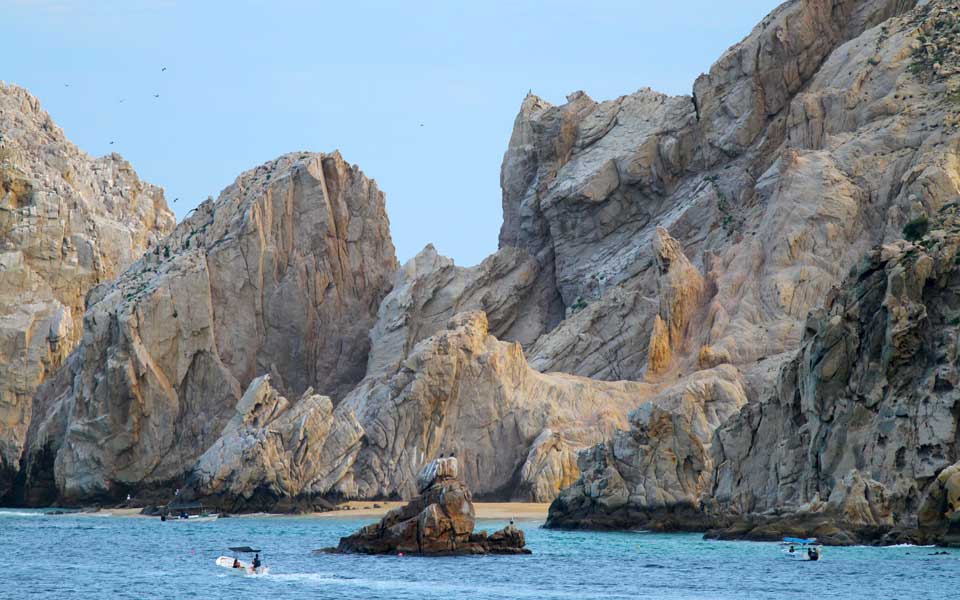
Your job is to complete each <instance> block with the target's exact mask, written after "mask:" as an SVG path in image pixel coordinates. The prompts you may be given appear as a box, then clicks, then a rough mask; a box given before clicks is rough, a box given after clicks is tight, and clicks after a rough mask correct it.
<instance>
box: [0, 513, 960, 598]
mask: <svg viewBox="0 0 960 600" xmlns="http://www.w3.org/2000/svg"><path fill="white" fill-rule="evenodd" d="M370 521H371V519H357V518H340V517H337V518H310V517H276V516H263V517H256V516H248V517H243V518H230V519H219V520H217V521H214V522H211V523H196V524H193V523H164V522H161V521H160V520H159V519H156V518H138V517H120V516H97V515H96V514H92V515H86V514H85V515H48V514H44V513H43V512H41V511H31V510H11V509H0V565H2V566H0V573H2V575H0V598H30V599H33V598H37V599H43V598H51V599H57V600H66V599H72V598H91V599H94V598H95V599H101V598H137V599H140V598H164V599H174V598H202V599H218V598H226V599H230V600H236V599H240V598H258V599H267V600H277V599H280V598H311V599H323V598H330V599H338V600H340V599H347V598H364V599H375V598H384V599H403V598H416V599H418V600H422V599H426V598H444V599H447V600H450V599H453V598H457V599H459V598H463V599H466V598H537V599H541V598H542V599H549V598H603V599H608V600H612V599H619V598H629V599H631V600H632V599H637V598H664V599H681V598H682V599H688V598H697V599H704V600H707V599H710V600H717V599H726V598H731V599H733V598H736V599H745V598H757V599H763V598H804V599H816V600H823V599H827V598H844V599H859V598H862V599H869V600H879V599H913V598H917V599H920V598H936V599H943V598H950V597H957V594H958V592H960V550H947V554H946V555H935V554H933V553H934V552H940V551H942V550H941V549H938V548H925V547H912V546H900V547H890V548H868V547H853V548H826V549H825V552H824V557H823V560H821V561H820V562H807V561H794V560H791V559H789V558H787V557H784V556H783V555H782V553H781V549H780V548H779V547H778V545H777V544H771V543H758V542H724V541H706V540H703V539H702V537H701V536H700V535H697V534H652V533H598V532H566V531H553V530H547V529H541V528H540V523H539V522H537V521H523V520H521V521H519V522H518V524H519V525H520V526H521V527H522V528H523V529H524V531H525V532H526V535H527V546H528V547H529V548H530V549H531V550H532V551H533V555H531V556H484V557H453V558H422V557H413V556H405V557H397V556H351V555H346V556H341V555H329V554H313V553H312V552H311V551H312V550H315V549H318V548H324V547H328V546H335V545H336V544H337V541H338V540H339V538H340V537H341V536H343V535H347V534H349V533H352V532H353V531H355V530H357V529H358V528H359V527H360V526H361V525H364V524H366V523H368V522H370ZM504 525H505V523H504V522H503V521H496V520H490V521H486V520H481V521H480V522H479V523H478V529H480V528H483V529H487V530H489V531H493V530H495V529H498V528H500V527H502V526H504ZM245 545H250V546H253V547H255V548H260V549H262V550H263V553H262V554H261V558H262V559H263V563H264V565H266V566H268V567H270V572H269V573H268V574H266V575H261V576H246V575H241V574H239V573H236V572H232V571H230V570H227V569H223V568H221V567H217V566H216V565H215V564H214V561H215V560H216V558H217V557H218V556H220V555H230V554H231V553H230V552H229V551H228V550H227V547H228V546H245Z"/></svg>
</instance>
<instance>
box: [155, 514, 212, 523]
mask: <svg viewBox="0 0 960 600" xmlns="http://www.w3.org/2000/svg"><path fill="white" fill-rule="evenodd" d="M219 518H220V515H218V514H217V513H213V514H207V513H204V514H202V515H186V516H182V515H181V516H179V517H167V518H166V519H165V520H166V521H167V523H209V522H210V521H216V520H217V519H219Z"/></svg>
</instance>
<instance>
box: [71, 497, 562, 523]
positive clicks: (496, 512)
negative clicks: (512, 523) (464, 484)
mask: <svg viewBox="0 0 960 600" xmlns="http://www.w3.org/2000/svg"><path fill="white" fill-rule="evenodd" d="M404 504H405V503H404V502H373V501H352V502H344V503H342V504H338V505H337V510H331V511H327V512H317V513H308V514H301V515H288V514H271V515H270V516H275V517H289V516H296V517H311V518H317V519H348V518H349V519H352V518H356V517H370V518H371V519H379V518H380V517H382V516H383V515H385V514H386V513H387V511H389V510H391V509H393V508H396V507H398V506H403V505H404ZM473 506H474V508H475V509H476V511H477V518H478V519H511V518H513V519H518V520H540V521H542V520H545V519H546V518H547V509H548V508H549V507H550V505H549V504H547V503H535V502H475V503H474V504H473ZM140 510H141V509H140V508H104V509H102V510H100V511H97V512H91V513H75V514H76V515H77V516H83V515H90V516H104V515H111V516H115V517H138V516H140ZM232 516H234V517H239V518H243V517H249V516H260V517H262V516H264V513H256V514H253V515H232Z"/></svg>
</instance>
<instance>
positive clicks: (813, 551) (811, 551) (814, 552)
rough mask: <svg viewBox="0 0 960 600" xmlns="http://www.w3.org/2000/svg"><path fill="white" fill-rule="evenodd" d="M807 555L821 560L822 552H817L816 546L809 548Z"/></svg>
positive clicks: (812, 558)
mask: <svg viewBox="0 0 960 600" xmlns="http://www.w3.org/2000/svg"><path fill="white" fill-rule="evenodd" d="M807 556H808V557H809V558H810V560H819V558H820V553H819V552H817V549H816V548H809V549H808V550H807Z"/></svg>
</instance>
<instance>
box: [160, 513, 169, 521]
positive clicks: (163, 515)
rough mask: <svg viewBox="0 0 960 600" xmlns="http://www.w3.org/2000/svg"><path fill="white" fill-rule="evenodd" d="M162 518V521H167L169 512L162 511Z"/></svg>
mask: <svg viewBox="0 0 960 600" xmlns="http://www.w3.org/2000/svg"><path fill="white" fill-rule="evenodd" d="M160 520H161V521H166V520H167V513H160Z"/></svg>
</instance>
